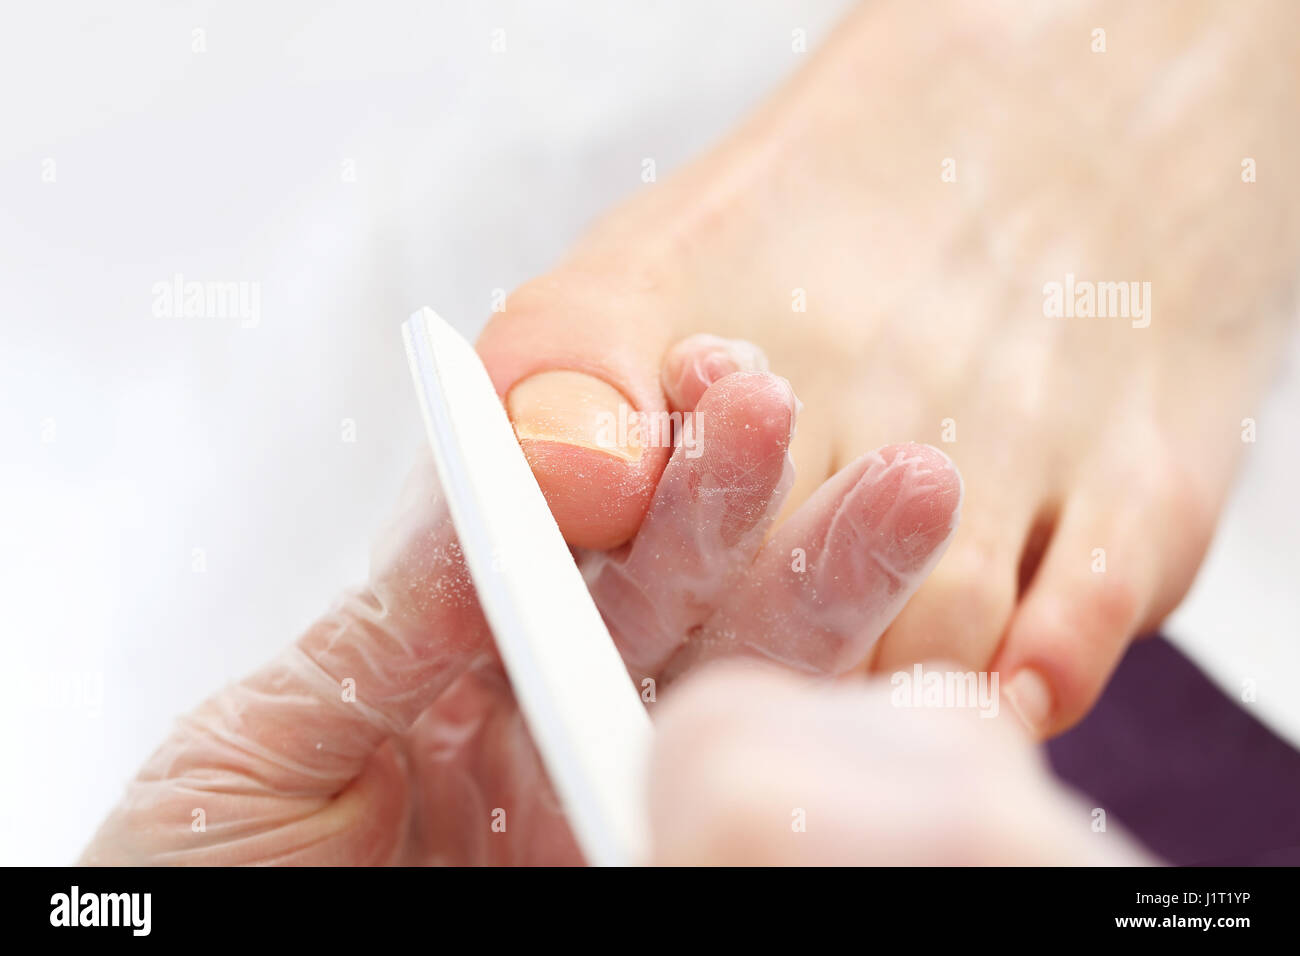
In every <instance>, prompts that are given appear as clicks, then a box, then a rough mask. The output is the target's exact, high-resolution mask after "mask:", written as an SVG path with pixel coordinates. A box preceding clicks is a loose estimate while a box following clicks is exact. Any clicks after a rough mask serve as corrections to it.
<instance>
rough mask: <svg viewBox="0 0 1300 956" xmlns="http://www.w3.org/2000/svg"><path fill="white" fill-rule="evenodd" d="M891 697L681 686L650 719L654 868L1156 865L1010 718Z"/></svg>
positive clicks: (885, 693) (743, 679)
mask: <svg viewBox="0 0 1300 956" xmlns="http://www.w3.org/2000/svg"><path fill="white" fill-rule="evenodd" d="M930 666H931V667H932V668H933V669H934V672H949V673H950V672H952V671H961V670H962V668H961V667H959V666H957V665H952V666H951V667H945V666H944V665H942V664H933V665H930ZM894 692H895V688H894V687H893V686H891V682H890V681H888V680H886V679H884V678H875V679H872V680H870V681H866V682H861V683H860V682H857V681H850V682H840V683H838V684H836V685H835V686H829V687H828V686H825V685H821V686H815V687H814V686H810V685H809V683H808V682H807V681H806V680H805V681H801V680H799V679H798V678H797V677H795V676H793V675H790V674H786V673H781V672H779V671H776V670H774V669H772V668H768V667H755V666H753V665H749V666H744V665H741V664H736V663H728V664H723V665H715V666H713V667H710V668H708V673H705V674H702V675H700V676H692V677H690V678H689V679H687V680H686V681H685V682H684V686H683V687H682V689H681V691H680V692H678V693H675V694H674V695H673V696H672V699H671V700H669V701H667V702H666V703H665V706H664V709H663V714H662V717H661V718H660V719H659V720H658V721H656V731H657V737H656V747H655V760H654V763H653V766H652V769H651V774H650V780H651V801H650V809H651V823H652V830H653V833H654V854H655V862H656V863H661V864H668V865H731V866H792V865H794V866H797V865H808V864H815V865H826V866H864V865H872V866H900V865H927V866H948V865H958V866H971V865H978V866H1062V865H1067V866H1078V865H1102V866H1112V865H1113V866H1134V865H1148V864H1151V863H1154V862H1156V861H1155V860H1153V859H1151V858H1150V857H1149V856H1147V855H1146V854H1145V852H1144V851H1142V850H1141V849H1139V848H1138V847H1137V845H1136V844H1134V843H1133V842H1132V840H1131V839H1130V838H1129V837H1128V835H1127V834H1125V833H1124V832H1123V831H1122V830H1120V829H1119V828H1117V827H1115V826H1114V825H1113V824H1111V825H1110V826H1109V827H1097V826H1094V824H1095V823H1096V821H1097V819H1098V818H1097V817H1096V816H1095V810H1094V809H1093V808H1091V807H1088V806H1086V805H1085V804H1083V803H1082V802H1081V801H1080V800H1079V799H1078V798H1077V797H1075V796H1073V795H1071V794H1069V793H1067V792H1066V790H1065V789H1064V788H1063V787H1062V786H1061V785H1060V784H1059V783H1057V782H1056V781H1055V780H1054V779H1053V778H1052V777H1051V776H1050V775H1049V774H1048V772H1047V769H1046V767H1045V766H1044V762H1043V759H1042V756H1041V751H1040V750H1039V749H1038V748H1037V747H1036V746H1035V745H1034V742H1033V740H1032V738H1031V736H1030V735H1029V734H1028V733H1027V732H1026V730H1025V728H1024V726H1023V725H1022V724H1021V723H1020V722H1019V720H1018V719H1017V718H1016V717H1015V716H1014V715H1013V714H1011V712H1010V710H1009V709H1007V710H1002V711H1000V712H999V713H998V714H997V715H996V717H995V718H994V719H985V716H986V715H985V714H982V713H980V712H979V711H977V710H976V709H974V708H970V707H945V708H903V707H900V706H898V701H897V700H896V699H895V694H894Z"/></svg>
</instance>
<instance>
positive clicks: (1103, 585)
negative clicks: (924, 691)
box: [994, 495, 1157, 736]
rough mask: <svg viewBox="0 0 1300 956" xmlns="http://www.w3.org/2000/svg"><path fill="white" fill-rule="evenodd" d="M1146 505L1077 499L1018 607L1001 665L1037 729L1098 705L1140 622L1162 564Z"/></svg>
mask: <svg viewBox="0 0 1300 956" xmlns="http://www.w3.org/2000/svg"><path fill="white" fill-rule="evenodd" d="M1141 511H1142V509H1141V508H1140V507H1139V506H1136V505H1135V506H1125V505H1124V504H1123V503H1122V502H1121V500H1120V499H1117V498H1116V497H1115V496H1107V497H1105V498H1103V497H1101V496H1096V495H1087V496H1083V495H1081V496H1078V497H1076V498H1074V499H1071V500H1070V501H1069V503H1068V504H1067V505H1066V507H1065V509H1064V510H1063V512H1062V514H1061V518H1060V522H1059V524H1058V526H1057V529H1056V533H1055V535H1054V536H1053V538H1052V541H1051V544H1050V545H1049V546H1048V549H1047V552H1046V554H1045V555H1044V557H1043V562H1042V564H1041V566H1040V567H1039V569H1038V572H1037V574H1036V575H1035V576H1034V579H1033V582H1032V584H1031V585H1030V587H1029V590H1028V592H1027V593H1026V594H1025V596H1024V598H1023V600H1022V601H1021V603H1020V606H1019V607H1018V608H1017V609H1016V612H1015V616H1014V617H1013V619H1012V621H1011V625H1010V627H1009V628H1008V631H1007V636H1006V640H1005V642H1004V644H1003V646H1002V648H1001V649H1000V651H999V653H998V656H997V660H996V661H995V662H994V669H995V670H996V671H997V672H998V673H999V675H1000V680H1001V682H1002V688H1003V693H1004V694H1005V695H1006V697H1007V699H1008V701H1009V702H1010V703H1011V705H1012V707H1013V708H1014V709H1015V711H1016V713H1017V714H1018V715H1019V716H1020V718H1021V720H1022V721H1024V723H1025V724H1026V725H1027V726H1028V727H1029V729H1030V730H1031V732H1033V733H1034V734H1036V735H1038V736H1051V735H1053V734H1056V733H1060V732H1061V731H1063V730H1065V729H1067V728H1069V727H1070V726H1071V725H1073V724H1074V723H1075V722H1076V721H1078V720H1079V719H1080V718H1081V717H1082V716H1083V715H1084V714H1085V713H1086V712H1087V711H1088V709H1089V708H1091V706H1092V705H1093V703H1094V702H1095V701H1096V699H1097V697H1098V695H1099V694H1100V693H1101V689H1102V687H1103V685H1104V684H1105V682H1106V680H1107V679H1108V678H1109V677H1110V674H1111V672H1112V671H1113V670H1114V669H1115V665H1116V664H1117V663H1118V661H1119V658H1120V656H1121V655H1122V654H1123V652H1124V649H1125V648H1126V647H1127V645H1128V642H1129V640H1130V639H1131V637H1132V636H1133V634H1134V632H1135V631H1136V630H1137V629H1138V627H1139V626H1140V624H1141V621H1142V619H1143V616H1144V614H1145V613H1146V608H1147V606H1148V604H1149V603H1150V602H1149V596H1150V595H1151V593H1152V588H1153V587H1154V585H1155V583H1156V578H1155V572H1156V570H1157V569H1156V567H1155V564H1154V562H1153V561H1151V560H1148V559H1147V558H1146V557H1145V556H1144V549H1145V547H1146V545H1144V539H1145V540H1146V542H1147V544H1149V542H1150V538H1149V536H1148V535H1147V533H1146V532H1145V531H1144V530H1142V529H1143V528H1144V524H1143V520H1142V515H1141ZM1148 518H1149V515H1148ZM1152 531H1153V532H1154V529H1152Z"/></svg>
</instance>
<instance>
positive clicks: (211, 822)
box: [83, 350, 961, 865]
mask: <svg viewBox="0 0 1300 956" xmlns="http://www.w3.org/2000/svg"><path fill="white" fill-rule="evenodd" d="M676 355H677V358H678V359H680V358H681V352H680V350H679V351H678V352H677V353H676ZM686 364H687V365H693V366H698V367H696V368H695V371H694V372H690V373H686V374H684V375H680V376H678V378H677V379H675V380H674V383H673V387H678V386H686V387H689V388H691V389H693V390H694V391H695V393H696V394H698V395H700V396H701V397H700V398H699V402H698V408H696V412H697V413H698V415H699V416H700V421H701V423H702V424H703V428H704V429H705V430H704V431H702V432H701V436H702V440H701V441H699V442H698V443H696V448H697V450H698V451H699V452H700V453H699V454H698V455H697V456H695V457H690V456H688V454H687V453H686V450H685V445H683V446H682V447H680V448H678V449H677V450H676V451H675V452H674V454H673V458H672V460H671V462H670V464H669V466H668V469H667V471H666V472H665V474H664V475H663V478H662V480H661V481H660V483H659V486H658V489H657V493H656V496H655V498H654V500H653V504H652V506H651V508H650V510H649V512H648V513H647V515H646V517H645V519H644V521H643V523H642V526H641V528H640V531H639V533H638V534H637V536H636V537H635V538H634V539H633V540H632V541H631V542H630V543H629V545H627V546H625V547H624V548H623V549H621V550H620V552H618V553H615V554H611V555H602V554H593V553H589V554H583V555H581V556H580V559H581V563H582V564H583V566H584V571H585V573H586V574H587V575H588V577H589V580H590V581H591V587H592V589H593V592H594V594H595V597H596V599H597V602H598V604H599V606H600V608H601V611H602V613H603V614H604V615H605V617H606V619H607V620H608V621H609V622H610V625H611V629H612V631H613V632H614V634H615V636H616V640H617V641H618V643H619V647H620V648H621V649H622V650H623V652H624V653H625V655H627V658H628V661H629V666H630V670H631V672H632V674H633V677H634V678H635V679H637V681H638V682H641V681H643V680H644V679H647V678H648V679H652V680H653V679H656V678H662V677H663V676H664V675H665V674H670V675H671V674H676V673H679V672H681V671H683V670H684V669H686V668H687V667H689V666H690V665H691V664H692V663H693V662H694V661H695V660H697V659H701V658H704V657H711V656H715V655H717V654H722V653H726V652H727V651H729V650H731V649H733V648H734V649H736V650H740V651H743V652H745V653H749V654H760V655H764V656H767V657H771V658H775V659H779V660H783V661H787V662H789V663H790V664H791V665H794V666H796V667H800V668H803V669H806V670H813V671H819V672H826V673H830V672H834V671H839V670H844V669H847V668H848V667H851V666H853V665H854V664H856V663H858V662H859V661H860V660H861V659H862V657H863V656H864V655H865V653H866V650H867V649H868V647H869V646H870V644H871V642H872V641H873V640H874V639H875V638H876V637H877V636H878V635H879V633H880V632H881V630H882V629H883V628H884V626H885V625H886V624H887V623H888V620H889V618H890V617H891V616H892V615H893V613H895V612H896V611H897V609H898V607H899V606H901V604H902V602H903V601H905V600H906V598H907V596H908V594H910V593H911V591H913V590H914V589H915V588H916V586H917V585H918V584H919V582H920V580H921V577H922V576H923V574H924V573H925V571H926V569H927V568H929V567H930V566H932V564H933V563H934V562H935V561H936V560H937V558H938V555H939V553H940V552H941V551H942V549H943V547H944V545H945V544H946V542H947V540H948V538H949V536H950V535H951V533H952V529H953V527H954V525H955V523H956V513H957V508H958V505H959V501H960V496H961V493H960V481H959V479H958V477H957V475H956V473H955V471H954V470H953V469H952V466H951V465H950V464H949V463H948V461H947V459H946V458H944V457H943V456H942V455H940V454H939V453H938V452H935V451H933V450H932V449H926V448H922V447H920V446H900V447H898V448H893V449H885V450H883V451H881V452H879V453H873V454H872V455H868V456H866V457H865V458H864V459H862V460H860V461H858V462H856V463H854V464H853V465H850V466H848V467H847V468H845V469H844V470H843V471H842V472H840V473H839V474H838V475H836V476H834V477H833V478H831V479H830V480H829V481H828V482H827V483H826V486H825V487H824V488H823V489H822V490H821V491H820V492H819V493H818V494H817V495H815V496H814V498H813V499H812V500H810V501H808V502H807V503H805V504H804V505H803V506H802V508H801V509H800V510H799V511H798V512H796V514H795V515H794V516H793V518H792V519H791V520H790V521H789V522H787V523H785V524H784V525H782V527H781V528H780V529H779V530H778V531H777V532H776V533H775V536H774V537H773V538H772V539H771V540H770V541H769V542H768V543H767V545H766V546H764V544H763V542H764V539H765V535H766V531H767V529H768V527H769V525H770V523H771V521H772V517H773V516H774V515H775V513H776V511H777V509H778V508H779V505H780V502H781V499H782V497H783V495H784V494H785V492H786V490H788V488H789V484H790V476H791V473H792V466H791V464H790V461H789V456H788V446H789V442H790V438H791V434H792V431H793V427H794V418H795V407H796V401H795V398H794V395H793V393H792V392H791V390H790V388H789V385H788V384H787V383H786V382H785V381H784V380H782V379H779V378H777V377H775V376H773V375H769V374H767V373H766V372H762V371H736V369H737V368H739V366H738V365H736V364H732V365H727V363H725V362H723V363H718V362H708V363H691V362H687V363H686ZM728 372H730V373H731V374H727V373H728ZM796 547H797V548H800V549H802V550H803V552H804V553H805V558H804V560H803V561H802V562H796V565H797V566H801V567H802V570H794V569H792V564H791V561H792V560H793V559H791V558H789V557H788V555H789V553H790V551H791V550H792V549H793V548H796ZM371 564H372V571H371V576H370V582H369V584H368V585H367V586H366V587H363V588H360V589H358V590H354V591H350V592H348V593H346V594H345V595H344V596H343V597H342V598H341V600H339V601H338V602H337V603H336V604H335V605H334V607H333V608H331V609H330V610H329V611H328V612H327V613H326V614H325V615H324V616H323V617H322V618H321V619H320V620H319V621H317V622H316V623H315V624H314V625H312V627H310V628H309V629H308V630H307V632H306V633H305V634H304V635H303V636H302V637H301V638H300V639H299V640H298V641H297V643H295V644H294V645H292V646H291V647H290V648H289V649H288V650H287V651H285V652H284V653H283V654H282V655H281V656H280V657H279V658H278V659H277V660H276V661H274V662H273V663H271V664H270V665H269V666H267V667H266V668H264V669H263V670H261V671H259V672H258V673H255V674H253V675H252V676H251V677H248V678H247V679H245V680H243V681H241V682H240V683H238V684H236V685H234V686H233V687H230V688H228V689H227V690H225V691H223V692H221V693H219V694H217V695H216V696H215V697H213V698H212V699H210V700H208V701H206V702H205V703H203V704H202V705H200V706H199V708H198V709H197V710H196V711H194V712H193V713H192V714H190V715H188V716H187V717H184V718H183V719H181V720H180V721H179V723H178V724H177V726H176V727H175V729H174V730H173V732H172V734H171V736H170V737H169V738H168V739H167V740H166V742H165V743H164V744H163V745H162V747H161V748H160V749H159V750H158V751H157V752H156V753H155V754H154V755H153V756H152V757H151V758H150V759H149V761H148V762H147V763H146V764H145V765H144V767H143V768H142V769H141V770H140V772H139V774H138V775H137V777H136V778H135V780H134V781H133V782H132V783H131V784H130V785H129V787H128V789H127V792H126V794H125V796H124V798H123V799H122V801H121V803H120V804H119V806H118V807H117V808H116V809H115V810H114V811H113V812H112V813H111V815H110V816H109V818H108V819H107V820H106V821H105V822H104V824H103V825H102V826H101V828H100V830H99V832H98V833H97V834H96V836H95V837H94V839H93V841H92V843H91V845H90V846H89V847H88V848H87V850H86V851H85V854H84V857H83V862H85V863H102V864H110V863H114V864H116V863H122V864H131V863H176V864H184V863H193V864H209V865H224V864H235V863H297V864H379V863H455V864H467V863H471V864H477V863H523V864H526V863H552V864H555V863H559V864H563V863H580V862H582V860H581V856H580V854H579V852H578V850H577V847H576V845H575V844H574V841H573V838H572V836H571V834H570V832H569V829H568V826H567V824H566V822H565V820H564V816H563V813H562V811H561V810H560V807H559V805H558V803H557V801H556V798H555V796H554V793H553V791H552V789H551V787H550V784H549V782H548V781H547V779H546V775H545V772H544V770H543V768H542V765H541V763H540V759H539V757H538V755H537V753H536V751H535V749H534V747H533V744H532V741H531V740H530V738H529V735H528V731H527V729H526V727H525V725H524V723H523V720H522V718H521V715H520V713H519V710H518V707H517V706H516V703H515V700H514V697H513V694H512V693H511V690H510V686H509V683H508V681H507V679H506V677H505V673H504V670H503V668H502V665H501V662H500V659H499V657H498V655H497V653H496V650H495V648H494V646H493V643H492V639H491V635H490V633H489V631H488V628H487V625H486V623H485V621H484V619H483V617H482V614H481V612H480V610H479V607H478V604H477V600H476V597H475V594H474V589H473V585H472V582H471V580H470V577H469V574H468V571H467V569H466V567H465V565H464V563H463V560H462V555H461V552H460V548H459V546H458V544H457V541H456V536H455V531H454V529H453V527H452V525H451V522H450V519H449V517H448V514H447V510H446V507H445V504H444V503H443V501H442V498H441V495H440V492H439V489H438V487H437V478H436V474H435V470H434V467H433V462H432V459H431V458H430V457H429V456H428V455H427V454H425V455H424V456H423V459H422V462H421V464H420V465H419V466H418V467H417V468H416V471H415V473H414V475H413V476H412V478H411V480H410V482H409V483H408V486H407V489H406V490H405V492H404V493H403V496H402V501H401V504H400V506H399V508H398V510H397V514H396V516H395V518H394V519H393V521H392V522H391V523H390V525H389V526H388V528H387V529H386V530H385V531H384V532H383V533H382V534H381V535H380V537H379V539H378V543H377V545H376V547H375V548H374V550H373V553H372V562H371ZM643 686H645V687H647V688H648V687H649V686H650V685H643ZM652 696H655V695H653V694H650V693H644V694H643V697H646V698H647V699H648V698H649V697H652ZM649 706H650V707H651V709H652V713H653V708H654V706H655V705H654V704H653V703H651V704H649Z"/></svg>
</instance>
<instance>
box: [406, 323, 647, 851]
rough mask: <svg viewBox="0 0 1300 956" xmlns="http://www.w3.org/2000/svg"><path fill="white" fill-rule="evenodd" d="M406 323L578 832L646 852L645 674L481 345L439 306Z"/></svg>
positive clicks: (489, 586) (608, 847)
mask: <svg viewBox="0 0 1300 956" xmlns="http://www.w3.org/2000/svg"><path fill="white" fill-rule="evenodd" d="M402 332H403V338H404V340H405V343H406V349H407V356H408V359H409V362H410V367H411V374H412V377H413V378H414V380H415V385H416V392H417V394H418V396H419V400H420V406H421V411H422V413H423V415H424V420H425V426H426V429H427V431H428V436H429V442H430V445H431V446H432V448H433V453H434V460H435V462H436V464H437V468H438V475H439V478H440V479H441V482H442V486H443V493H444V495H445V496H446V498H447V503H448V508H449V510H450V512H451V516H452V520H453V522H454V523H455V526H456V529H457V533H458V536H459V538H460V543H461V549H462V551H463V552H464V555H465V560H466V563H467V565H468V566H469V570H470V575H471V577H472V578H473V580H474V583H475V587H476V588H477V590H478V594H479V602H480V604H481V606H482V607H483V611H484V614H485V616H486V617H487V619H488V623H489V625H490V626H491V628H492V631H493V634H494V635H495V637H496V641H497V646H498V648H499V649H500V651H501V656H502V659H503V661H504V662H505V665H506V669H507V672H508V673H509V676H510V681H511V685H512V686H513V687H514V689H515V694H516V697H517V698H518V699H519V703H520V707H521V709H522V710H523V712H524V717H525V719H526V721H527V723H528V726H529V729H530V730H531V732H532V734H533V738H534V740H535V741H536V743H537V745H538V749H539V750H540V751H541V754H542V758H543V761H544V763H545V764H546V767H547V770H548V772H549V773H550V776H551V779H552V781H553V782H554V784H555V786H556V789H557V790H558V791H559V795H560V798H561V801H562V802H563V804H564V806H565V808H566V810H567V811H568V814H569V820H570V824H571V825H572V827H573V830H574V834H575V836H576V837H577V838H578V843H579V845H580V847H581V848H582V850H583V853H584V854H585V855H586V857H587V860H588V862H591V863H593V864H597V865H625V864H633V863H639V862H643V861H644V860H645V858H646V853H647V845H648V824H647V822H646V816H647V815H646V810H645V806H644V803H645V786H644V784H645V774H646V763H647V761H648V756H649V749H650V742H651V728H650V720H649V717H648V715H647V714H646V712H645V708H644V707H643V706H642V704H641V698H640V694H639V693H638V691H637V688H636V685H635V684H634V683H633V682H632V679H631V677H630V676H629V675H628V673H627V670H626V668H625V666H624V665H623V662H622V659H621V657H620V656H619V654H618V652H617V650H616V649H615V647H614V644H613V641H612V640H611V639H610V637H609V632H608V631H607V630H606V629H605V626H604V622H603V620H602V619H601V617H600V613H599V612H598V611H597V610H596V607H595V604H594V603H593V602H592V601H591V598H590V595H589V594H588V592H587V588H586V584H585V582H584V581H583V579H582V575H581V573H580V572H579V571H578V569H577V566H576V565H575V564H574V563H573V560H572V557H571V555H570V553H569V550H568V547H567V545H565V543H564V539H563V537H562V536H561V534H560V530H559V528H558V527H557V526H556V524H555V520H554V518H552V517H551V513H550V509H549V508H548V507H547V505H546V499H545V497H544V496H543V495H542V492H541V489H540V488H539V487H538V485H537V482H536V480H535V479H534V478H533V474H532V469H531V468H530V467H529V466H528V462H527V459H526V458H525V457H524V454H523V451H522V449H520V447H519V444H518V441H517V440H516V438H515V435H514V429H513V427H512V426H511V425H510V421H509V419H508V417H507V416H506V413H505V409H504V408H503V407H502V405H501V400H500V398H499V397H498V396H497V393H496V389H495V387H494V386H493V385H492V382H491V379H490V377H489V376H488V374H487V370H486V369H485V368H484V367H483V365H482V362H481V361H480V360H479V358H478V353H477V352H475V351H474V349H473V347H472V346H471V345H470V344H469V342H468V341H467V340H466V339H465V338H464V337H462V336H461V335H460V334H459V333H458V332H456V331H455V329H453V328H452V327H451V326H450V325H448V324H447V323H446V322H445V321H444V320H443V319H442V318H440V317H439V316H438V315H437V313H435V312H433V311H432V310H431V309H421V310H420V311H418V312H416V313H414V314H413V315H412V316H411V318H410V319H409V320H408V321H407V322H406V323H404V324H403V326H402ZM471 404H472V407H473V408H474V412H473V413H472V415H471V413H470V412H468V411H467V408H466V406H467V405H471ZM470 432H473V434H470ZM494 432H495V434H493V433H494ZM507 439H508V440H507ZM467 445H468V446H470V447H469V448H468V449H467ZM485 463H487V466H488V467H485ZM476 468H477V469H478V470H475V469H476ZM503 546H504V548H505V552H506V553H505V555H504V556H505V558H506V562H505V566H504V567H501V566H500V560H499V559H500V558H501V557H502V553H501V552H502V548H503Z"/></svg>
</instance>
